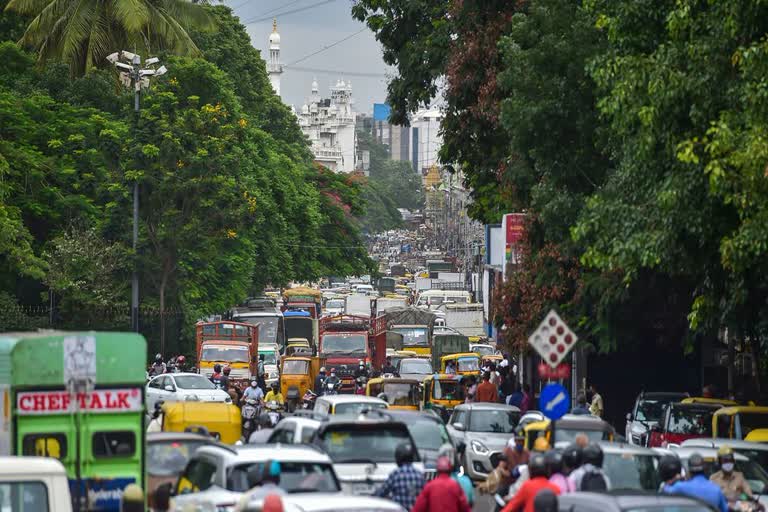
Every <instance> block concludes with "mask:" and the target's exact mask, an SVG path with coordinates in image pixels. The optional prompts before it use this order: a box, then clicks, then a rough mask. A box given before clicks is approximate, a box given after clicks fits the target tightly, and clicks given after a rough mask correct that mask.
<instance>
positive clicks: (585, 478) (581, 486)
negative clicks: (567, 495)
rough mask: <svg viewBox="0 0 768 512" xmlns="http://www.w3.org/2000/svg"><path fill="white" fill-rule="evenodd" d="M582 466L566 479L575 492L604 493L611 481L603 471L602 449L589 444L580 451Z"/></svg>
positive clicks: (594, 444) (596, 445)
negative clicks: (571, 484)
mask: <svg viewBox="0 0 768 512" xmlns="http://www.w3.org/2000/svg"><path fill="white" fill-rule="evenodd" d="M581 459H582V462H583V464H582V465H581V467H580V468H578V469H577V470H575V471H574V472H573V473H571V474H570V476H569V477H568V478H569V479H570V480H571V482H573V487H574V488H575V489H576V490H577V491H583V492H586V491H606V490H610V488H611V480H610V479H609V478H608V475H606V474H605V472H604V471H603V449H602V448H600V445H598V444H596V443H589V444H588V445H587V446H585V447H584V448H583V449H582V450H581Z"/></svg>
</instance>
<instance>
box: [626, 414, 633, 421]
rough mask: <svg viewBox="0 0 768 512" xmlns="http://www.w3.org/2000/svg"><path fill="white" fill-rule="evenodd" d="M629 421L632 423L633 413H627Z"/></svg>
mask: <svg viewBox="0 0 768 512" xmlns="http://www.w3.org/2000/svg"><path fill="white" fill-rule="evenodd" d="M627 421H632V413H631V412H628V413H627Z"/></svg>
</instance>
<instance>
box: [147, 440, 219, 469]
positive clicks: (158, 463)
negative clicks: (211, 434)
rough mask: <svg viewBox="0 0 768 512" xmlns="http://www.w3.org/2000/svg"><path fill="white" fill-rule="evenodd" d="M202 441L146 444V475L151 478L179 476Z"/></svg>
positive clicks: (202, 443) (201, 444)
mask: <svg viewBox="0 0 768 512" xmlns="http://www.w3.org/2000/svg"><path fill="white" fill-rule="evenodd" d="M204 444H206V443H205V442H204V441H162V442H152V443H149V444H147V473H149V474H150V475H152V476H177V475H180V474H181V472H182V471H184V468H185V467H186V465H187V462H189V459H190V457H192V455H194V453H195V451H197V449H198V448H200V447H201V446H203V445H204Z"/></svg>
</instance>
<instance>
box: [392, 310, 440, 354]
mask: <svg viewBox="0 0 768 512" xmlns="http://www.w3.org/2000/svg"><path fill="white" fill-rule="evenodd" d="M384 319H385V322H386V328H387V330H390V331H394V332H397V333H399V334H402V335H403V350H411V351H413V352H416V353H417V354H421V355H429V354H430V353H431V351H432V330H433V328H434V326H435V320H436V319H437V315H435V313H433V312H432V311H429V310H426V309H421V308H415V307H407V306H406V307H395V308H388V309H387V311H386V312H385V313H384Z"/></svg>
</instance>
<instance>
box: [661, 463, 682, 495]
mask: <svg viewBox="0 0 768 512" xmlns="http://www.w3.org/2000/svg"><path fill="white" fill-rule="evenodd" d="M682 473H683V465H682V464H681V463H680V459H679V458H678V456H677V455H663V456H662V457H661V459H659V479H660V480H661V492H667V486H670V485H672V484H674V483H675V482H677V481H678V480H680V479H681V478H682Z"/></svg>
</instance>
